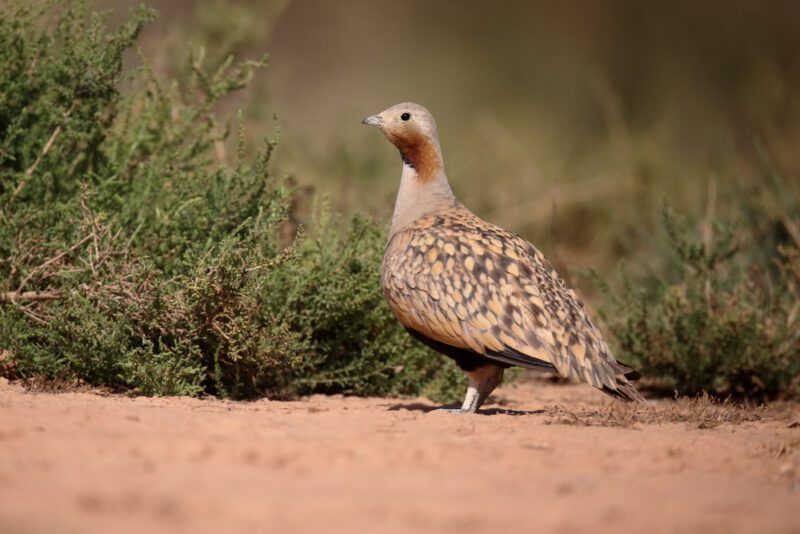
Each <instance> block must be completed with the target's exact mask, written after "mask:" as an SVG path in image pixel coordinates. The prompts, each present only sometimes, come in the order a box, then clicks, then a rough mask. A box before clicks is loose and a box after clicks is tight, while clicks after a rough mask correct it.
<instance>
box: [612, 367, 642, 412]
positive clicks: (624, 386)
mask: <svg viewBox="0 0 800 534" xmlns="http://www.w3.org/2000/svg"><path fill="white" fill-rule="evenodd" d="M615 364H616V365H615V366H614V370H615V371H616V372H617V376H616V382H617V387H616V389H612V388H610V387H608V386H603V392H605V393H608V394H609V395H613V396H614V397H617V398H618V399H622V400H625V401H632V402H639V403H644V402H646V401H645V399H644V397H642V394H641V393H639V390H637V389H636V388H635V387H634V385H633V384H631V383H630V382H629V380H639V379H640V378H641V377H642V375H641V374H640V373H639V371H637V370H635V369H634V368H632V367H630V366H628V365H625V364H624V363H619V362H615Z"/></svg>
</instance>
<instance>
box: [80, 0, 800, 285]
mask: <svg viewBox="0 0 800 534" xmlns="http://www.w3.org/2000/svg"><path fill="white" fill-rule="evenodd" d="M94 1H95V2H96V4H97V6H99V7H103V8H113V9H114V13H113V14H112V15H111V21H112V23H113V22H114V21H115V20H122V19H123V18H124V16H125V13H126V11H127V7H128V6H130V5H133V4H134V3H138V2H130V1H128V0H94ZM147 4H148V5H149V6H151V7H154V8H156V9H157V10H158V11H159V12H160V19H159V21H158V22H157V23H155V24H153V25H151V26H148V27H147V29H146V33H145V35H144V40H143V42H144V43H145V44H144V50H143V51H144V53H145V55H146V56H147V57H149V58H151V59H152V61H153V63H154V66H155V68H156V69H157V70H160V71H162V72H168V73H170V74H176V73H177V74H180V72H181V71H182V70H186V69H188V60H187V58H188V54H189V50H190V48H191V49H195V50H197V49H199V48H201V47H205V48H206V50H207V54H206V62H207V63H209V64H212V65H213V64H215V63H219V62H221V61H223V60H224V59H225V57H227V56H228V55H233V56H234V57H235V58H236V59H245V58H257V57H260V56H261V55H262V54H263V53H264V52H269V54H270V66H269V68H268V69H266V70H264V71H261V72H259V73H258V74H257V77H256V79H255V80H254V82H253V85H252V86H250V87H248V89H247V90H246V91H243V92H240V93H238V94H237V95H235V96H233V97H230V98H229V99H228V100H227V101H225V102H224V106H225V109H224V110H223V111H224V112H225V113H227V114H229V116H231V117H232V119H233V120H235V117H236V113H237V110H239V109H241V110H242V114H243V115H242V116H243V118H244V122H245V123H246V125H247V131H248V135H251V136H252V137H253V139H252V143H253V145H256V144H257V143H258V141H259V137H260V136H262V135H271V134H273V133H275V132H276V130H280V132H281V134H280V135H281V141H280V144H279V147H278V151H277V155H276V161H277V163H276V166H277V169H278V170H279V172H280V173H281V174H284V175H290V176H292V177H293V179H294V180H295V182H296V183H297V184H298V185H299V186H301V187H307V188H313V189H314V190H315V191H316V192H318V193H321V194H323V195H327V196H328V197H329V198H330V199H331V201H332V203H333V204H334V206H335V207H336V208H337V209H338V210H340V211H343V212H346V213H349V212H351V211H356V210H357V211H362V212H366V213H368V214H370V215H372V216H374V217H376V218H378V219H379V220H386V221H388V218H389V216H390V214H391V210H392V207H393V199H394V195H395V191H396V187H397V182H398V178H399V175H400V160H399V157H398V155H397V154H396V151H395V149H394V148H393V147H391V146H390V145H389V143H387V142H386V141H385V139H383V137H382V136H381V135H380V134H379V133H378V132H376V131H374V129H370V128H367V127H364V126H362V125H361V124H360V121H361V119H362V118H363V117H364V116H366V115H369V114H372V113H375V112H378V111H381V110H383V109H384V108H386V107H388V106H390V105H393V104H395V103H397V102H400V101H405V100H412V101H416V102H418V103H420V104H423V105H424V106H426V107H428V108H429V109H430V110H431V111H432V112H433V114H434V115H435V117H436V119H437V121H438V124H439V131H440V134H441V137H442V146H443V150H444V157H445V162H446V167H447V171H448V176H449V177H450V180H451V183H452V186H453V188H454V190H455V191H456V194H457V195H458V196H459V197H460V198H461V200H462V201H464V203H465V204H466V205H467V206H468V207H470V208H471V209H472V210H473V211H475V212H476V213H478V214H479V215H480V216H482V217H484V218H486V219H488V220H490V221H492V222H495V223H497V224H499V225H501V226H504V227H506V228H509V229H512V230H514V231H516V232H517V233H521V234H522V235H524V236H525V237H527V238H528V239H530V240H532V241H533V242H534V243H535V244H536V245H537V246H539V248H541V249H542V250H543V251H544V252H545V253H546V254H547V255H548V256H550V257H551V259H552V260H553V261H554V263H556V264H557V267H560V270H561V271H562V272H565V269H564V267H565V266H569V268H570V269H574V268H584V267H592V268H595V269H597V270H598V271H600V272H601V273H603V274H612V273H613V272H614V270H615V268H616V266H617V265H619V261H620V260H625V259H626V258H630V257H631V256H633V255H634V254H638V255H639V256H641V255H642V253H643V252H644V253H646V252H647V250H648V247H650V246H652V241H653V235H654V232H655V231H656V229H657V227H658V224H659V222H658V218H659V216H658V214H659V208H660V205H661V203H662V202H663V200H665V199H666V200H667V201H668V202H669V203H670V204H671V205H672V206H674V207H676V208H677V209H679V210H681V211H683V212H685V213H689V214H694V215H697V216H702V215H703V214H704V213H706V214H707V213H708V211H709V209H711V210H712V212H713V214H714V215H715V216H722V217H727V218H728V219H730V220H733V221H735V220H736V218H737V217H740V216H741V213H740V212H741V205H742V204H741V199H748V200H747V201H748V202H761V203H763V204H770V203H772V204H776V203H777V204H780V202H781V200H780V196H781V195H780V194H779V195H777V196H776V195H774V194H773V195H764V194H763V191H764V188H765V187H766V186H765V183H764V180H765V178H764V177H765V176H767V175H776V176H780V177H781V188H783V189H780V190H782V191H784V192H787V191H788V192H792V196H793V197H794V198H797V190H798V186H799V185H800V150H798V149H800V54H798V51H800V4H798V3H797V2H795V1H791V0H786V1H779V0H778V1H769V2H757V1H705V2H695V1H682V0H680V1H670V2H640V1H637V0H613V1H602V2H601V1H594V2H592V1H570V2H544V1H528V2H521V1H511V0H500V1H493V2H478V1H438V2H429V1H423V0H414V1H407V2H396V1H388V0H380V1H376V0H347V1H337V2H332V1H327V0H298V1H289V0H272V1H268V0H250V1H237V2H225V1H222V0H206V1H201V0H196V1H189V0H180V1H176V0H150V1H149V2H147ZM273 113H274V114H277V119H278V120H277V122H276V121H274V120H273ZM773 191H774V189H773ZM766 209H767V211H769V206H767V208H766ZM566 272H569V270H566Z"/></svg>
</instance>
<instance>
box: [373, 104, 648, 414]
mask: <svg viewBox="0 0 800 534" xmlns="http://www.w3.org/2000/svg"><path fill="white" fill-rule="evenodd" d="M362 123H364V124H367V125H371V126H376V127H377V128H378V129H379V130H380V131H381V132H382V133H383V134H384V136H386V138H387V139H388V140H389V141H390V142H391V143H392V144H393V145H394V146H395V147H396V148H397V149H398V151H399V152H400V156H401V159H402V163H403V166H402V173H401V176H400V187H399V190H398V192H397V198H396V201H395V206H394V214H393V215H392V222H391V228H390V230H389V239H388V243H387V246H386V251H385V254H384V257H383V261H382V263H381V285H382V287H383V292H384V296H385V298H386V301H387V302H388V304H389V308H390V309H391V311H392V313H393V314H394V315H395V317H396V318H397V319H398V320H399V321H400V323H401V324H402V325H403V326H404V327H405V328H406V330H407V331H408V333H409V334H411V336H412V337H414V338H416V339H417V340H419V341H420V342H422V343H423V344H425V345H427V346H429V347H430V348H432V349H433V350H435V351H437V352H439V353H442V354H444V355H445V356H448V357H450V358H452V359H453V360H455V363H456V365H458V367H459V368H460V369H461V370H462V371H463V372H464V373H465V374H466V376H467V382H468V386H467V392H466V394H465V396H464V402H463V403H462V405H461V408H455V409H452V408H450V409H448V408H442V410H444V411H450V412H454V413H476V412H477V411H478V409H479V408H480V407H481V405H482V404H483V403H484V401H485V400H486V398H487V397H488V396H489V395H490V394H491V393H492V391H494V389H495V388H496V387H497V386H498V385H499V384H500V383H501V382H502V380H503V373H504V370H505V369H507V368H509V367H512V366H518V367H524V368H529V369H535V370H539V371H549V372H552V373H556V374H558V375H560V376H563V377H566V378H569V379H571V380H572V381H576V382H586V383H588V384H591V385H592V386H594V387H596V388H598V389H600V390H602V391H603V392H605V393H607V394H609V395H612V396H614V397H617V398H620V399H623V400H628V401H637V402H643V401H644V398H643V397H642V395H641V394H640V393H639V392H638V391H637V389H636V388H635V387H634V386H633V385H632V384H631V383H630V380H635V379H638V378H639V377H640V375H639V373H638V372H637V371H635V370H634V369H632V368H631V367H630V366H628V365H625V364H623V363H620V362H618V361H616V359H615V358H614V356H613V354H612V352H611V350H610V348H609V346H608V344H607V343H606V341H605V339H604V338H603V336H602V334H601V333H600V331H599V330H598V328H597V327H596V326H595V324H594V323H593V322H592V320H591V318H590V317H589V314H588V313H587V311H586V308H585V306H584V305H583V303H582V302H581V301H580V300H579V298H578V297H577V295H576V294H575V292H574V291H573V290H572V289H570V288H569V287H567V285H566V283H565V282H564V280H563V279H562V278H561V277H560V276H559V275H558V273H557V272H556V270H555V269H554V268H553V266H552V264H551V263H550V262H549V261H548V260H547V259H546V258H545V257H544V255H542V253H541V252H540V251H539V250H538V249H537V248H536V247H535V246H533V245H532V244H531V243H529V242H528V241H527V240H525V239H524V238H522V237H520V236H518V235H516V234H514V233H512V232H509V231H507V230H504V229H502V228H500V227H498V226H495V225H493V224H491V223H488V222H486V221H484V220H482V219H481V218H480V217H478V216H477V215H475V214H474V213H472V212H471V211H470V210H469V209H467V208H466V207H465V206H464V205H463V204H462V203H461V202H460V201H459V200H458V199H457V198H456V197H455V195H454V194H453V190H452V189H451V188H450V184H449V181H448V179H447V174H446V173H445V169H444V160H443V158H442V150H441V145H440V143H439V134H438V130H437V127H436V121H435V120H434V118H433V115H432V114H431V113H430V112H429V111H428V110H427V109H425V108H424V107H422V106H420V105H419V104H415V103H413V102H404V103H401V104H397V105H394V106H392V107H390V108H388V109H386V110H384V111H382V112H380V113H378V114H376V115H370V116H369V117H367V118H365V119H364V120H363V121H362Z"/></svg>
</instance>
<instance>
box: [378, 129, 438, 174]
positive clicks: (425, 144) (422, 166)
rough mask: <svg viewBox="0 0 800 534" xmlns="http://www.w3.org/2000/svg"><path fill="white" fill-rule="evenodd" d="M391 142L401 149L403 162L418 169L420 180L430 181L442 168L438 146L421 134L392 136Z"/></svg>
mask: <svg viewBox="0 0 800 534" xmlns="http://www.w3.org/2000/svg"><path fill="white" fill-rule="evenodd" d="M390 140H391V142H392V143H393V144H394V146H396V147H397V149H398V150H399V151H400V156H401V157H402V158H403V163H405V164H406V165H408V166H410V167H411V168H413V169H414V170H415V171H417V177H418V178H419V180H420V181H423V182H424V181H428V180H430V179H431V178H433V177H434V176H435V175H436V173H437V172H438V171H439V170H440V169H441V168H442V162H441V158H440V157H439V153H438V150H436V146H435V145H434V144H433V143H431V142H430V141H429V140H428V139H426V138H425V137H423V136H421V135H419V134H416V133H415V134H411V135H408V136H402V137H400V136H397V137H392V138H391V139H390Z"/></svg>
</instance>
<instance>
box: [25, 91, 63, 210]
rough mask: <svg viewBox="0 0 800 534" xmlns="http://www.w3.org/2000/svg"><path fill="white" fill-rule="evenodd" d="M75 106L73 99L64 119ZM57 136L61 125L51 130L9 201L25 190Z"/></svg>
mask: <svg viewBox="0 0 800 534" xmlns="http://www.w3.org/2000/svg"><path fill="white" fill-rule="evenodd" d="M77 104H78V100H77V99H74V100H73V101H72V105H71V106H70V107H69V109H68V110H67V111H65V112H64V119H67V118H68V117H69V116H70V115H71V114H72V112H73V111H74V110H75V106H76V105H77ZM59 134H61V125H60V124H59V125H58V126H56V128H55V130H53V133H52V134H51V135H50V139H48V140H47V142H46V143H45V144H44V148H42V151H41V153H40V154H39V156H38V157H37V158H36V161H34V162H33V165H31V166H30V167H28V169H27V170H26V171H25V179H24V180H22V181H21V182H20V183H19V185H17V187H16V189H14V192H13V193H12V194H11V201H13V200H14V199H15V198H17V196H18V195H19V194H20V193H21V192H22V190H23V189H24V188H25V185H26V184H27V183H28V180H29V179H30V177H31V176H33V173H34V172H36V168H37V167H38V166H39V163H40V162H41V161H42V159H43V158H44V157H45V156H46V155H47V153H48V152H50V149H51V148H52V147H53V143H55V142H56V139H57V138H58V136H59Z"/></svg>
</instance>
